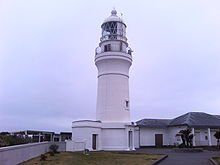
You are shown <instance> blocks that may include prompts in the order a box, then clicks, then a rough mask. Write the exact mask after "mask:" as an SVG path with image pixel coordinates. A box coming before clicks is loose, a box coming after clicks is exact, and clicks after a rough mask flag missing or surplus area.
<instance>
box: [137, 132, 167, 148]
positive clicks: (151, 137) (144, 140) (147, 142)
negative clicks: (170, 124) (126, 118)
mask: <svg viewBox="0 0 220 165" xmlns="http://www.w3.org/2000/svg"><path fill="white" fill-rule="evenodd" d="M155 134H163V145H169V139H168V132H167V129H166V128H164V129H163V128H140V146H155Z"/></svg>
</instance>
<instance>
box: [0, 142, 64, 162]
mask: <svg viewBox="0 0 220 165" xmlns="http://www.w3.org/2000/svg"><path fill="white" fill-rule="evenodd" d="M51 144H56V145H58V146H59V148H58V151H66V143H65V142H41V143H29V144H22V145H15V146H9V147H2V148H0V165H16V164H18V163H21V162H23V161H26V160H29V159H31V158H34V157H37V156H39V155H41V154H44V153H46V152H48V151H49V146H50V145H51Z"/></svg>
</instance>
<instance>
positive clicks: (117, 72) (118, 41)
mask: <svg viewBox="0 0 220 165" xmlns="http://www.w3.org/2000/svg"><path fill="white" fill-rule="evenodd" d="M101 28H102V33H101V38H100V43H99V47H98V48H96V54H95V65H96V66H97V69H98V90H97V107H96V120H100V121H102V122H129V121H130V100H129V68H130V66H131V64H132V55H131V53H132V51H131V49H130V48H129V47H128V43H127V38H126V25H125V23H124V22H123V20H122V19H121V18H120V17H118V16H117V11H116V10H112V11H111V15H110V16H109V17H108V18H107V19H105V20H104V22H103V23H102V25H101Z"/></svg>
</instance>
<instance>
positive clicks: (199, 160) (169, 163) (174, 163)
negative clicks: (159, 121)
mask: <svg viewBox="0 0 220 165" xmlns="http://www.w3.org/2000/svg"><path fill="white" fill-rule="evenodd" d="M136 152H138V153H147V154H166V155H168V157H167V158H166V159H165V160H163V161H162V162H160V163H159V165H210V163H209V159H210V158H211V157H213V156H220V151H206V150H204V152H197V153H182V152H175V151H173V150H172V149H163V148H161V149H160V148H159V149H158V148H146V149H138V150H137V151H136Z"/></svg>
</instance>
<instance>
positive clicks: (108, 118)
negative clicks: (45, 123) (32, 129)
mask: <svg viewBox="0 0 220 165" xmlns="http://www.w3.org/2000/svg"><path fill="white" fill-rule="evenodd" d="M101 28H102V35H101V38H100V43H99V47H98V48H96V51H95V65H96V66H97V69H98V90H97V107H96V120H95V121H94V120H80V121H74V122H73V123H72V141H71V142H67V151H77V150H83V149H89V150H133V149H134V124H133V122H131V121H130V102H129V68H130V66H131V64H132V55H131V53H132V51H131V49H130V48H129V47H128V43H127V38H126V25H125V23H124V22H123V20H122V19H121V18H120V17H118V16H117V12H116V10H112V11H111V15H110V16H109V17H108V18H107V19H105V21H104V22H103V23H102V25H101Z"/></svg>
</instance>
